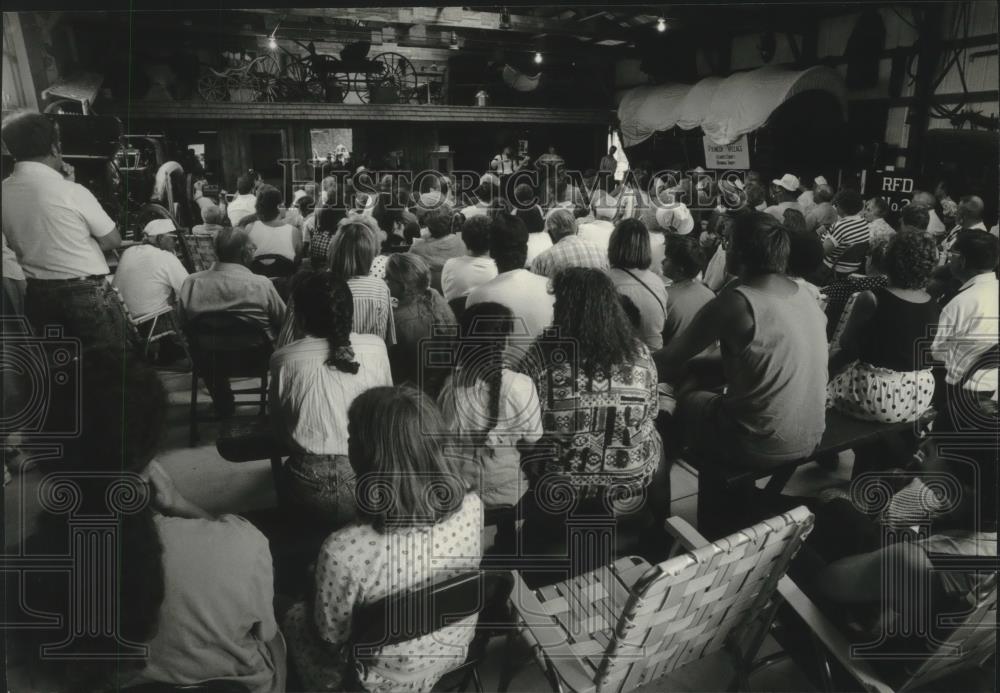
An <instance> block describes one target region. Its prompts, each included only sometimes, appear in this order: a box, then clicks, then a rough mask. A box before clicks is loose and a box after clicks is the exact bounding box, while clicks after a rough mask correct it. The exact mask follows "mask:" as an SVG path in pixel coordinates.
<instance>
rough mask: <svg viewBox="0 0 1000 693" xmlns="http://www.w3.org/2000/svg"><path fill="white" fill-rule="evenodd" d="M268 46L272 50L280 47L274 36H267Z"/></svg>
mask: <svg viewBox="0 0 1000 693" xmlns="http://www.w3.org/2000/svg"><path fill="white" fill-rule="evenodd" d="M267 47H268V48H270V49H271V50H272V51H273V50H275V49H276V48H277V47H278V42H277V41H276V40H275V39H274V36H268V37H267Z"/></svg>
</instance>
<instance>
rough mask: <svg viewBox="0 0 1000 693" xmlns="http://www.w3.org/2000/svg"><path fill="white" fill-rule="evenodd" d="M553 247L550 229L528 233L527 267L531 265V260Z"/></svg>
mask: <svg viewBox="0 0 1000 693" xmlns="http://www.w3.org/2000/svg"><path fill="white" fill-rule="evenodd" d="M551 247H552V236H550V235H549V232H548V231H536V232H535V233H529V234H528V259H527V260H526V261H525V263H524V266H525V268H527V267H530V266H531V261H532V260H534V259H535V258H536V257H538V256H539V255H541V254H542V253H544V252H545V251H546V250H548V249H549V248H551Z"/></svg>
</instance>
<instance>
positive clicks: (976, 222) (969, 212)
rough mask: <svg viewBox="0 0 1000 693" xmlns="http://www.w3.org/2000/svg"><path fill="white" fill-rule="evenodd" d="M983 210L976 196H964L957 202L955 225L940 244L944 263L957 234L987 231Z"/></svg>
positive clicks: (980, 199) (980, 201)
mask: <svg viewBox="0 0 1000 693" xmlns="http://www.w3.org/2000/svg"><path fill="white" fill-rule="evenodd" d="M983 210H984V205H983V198H981V197H978V196H977V195H966V196H965V197H963V198H962V199H960V200H959V201H958V211H957V212H956V213H955V221H956V222H957V225H956V226H955V228H953V229H952V230H951V231H949V232H948V235H947V236H946V237H945V239H944V241H943V242H942V243H941V255H942V256H943V257H944V261H945V262H947V260H948V251H949V250H951V246H953V245H955V239H956V238H958V234H959V233H961V232H962V231H987V228H986V224H984V223H983ZM987 232H988V231H987ZM941 264H944V262H942V263H941Z"/></svg>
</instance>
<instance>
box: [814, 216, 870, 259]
mask: <svg viewBox="0 0 1000 693" xmlns="http://www.w3.org/2000/svg"><path fill="white" fill-rule="evenodd" d="M830 235H831V236H832V237H833V241H834V243H835V244H836V245H835V246H834V247H833V249H831V250H830V252H829V253H828V254H827V256H826V257H824V258H823V264H825V265H826V266H827V267H829V268H830V269H833V270H835V271H836V272H838V273H841V274H850V273H851V272H857V271H858V270H859V269H860V268H861V261H860V260H858V261H856V262H838V259H839V258H840V256H841V255H843V254H844V252H846V251H847V249H848V248H850V247H851V246H855V245H858V244H860V243H867V242H868V222H867V221H865V220H864V219H863V218H862V217H861V216H859V215H857V214H855V215H852V216H849V217H844V218H843V219H840V220H838V221H837V223H835V224H834V225H833V228H831V229H830Z"/></svg>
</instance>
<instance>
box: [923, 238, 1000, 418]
mask: <svg viewBox="0 0 1000 693" xmlns="http://www.w3.org/2000/svg"><path fill="white" fill-rule="evenodd" d="M998 255H1000V250H998V241H997V239H996V238H994V237H993V236H991V235H990V234H988V233H983V232H982V231H978V230H969V231H963V232H962V233H960V234H959V235H958V237H957V238H956V239H955V242H954V244H953V245H952V247H951V250H950V251H949V258H948V266H949V269H950V270H951V272H952V274H953V276H954V277H955V278H957V279H959V280H961V281H962V282H963V284H962V288H960V289H959V291H958V294H957V295H956V296H955V297H954V298H952V299H951V300H950V301H949V302H948V303H947V305H945V307H944V309H943V310H942V311H941V319H940V323H939V327H938V330H937V333H936V334H935V336H934V343H933V344H932V345H931V353H932V355H933V356H934V358H935V359H937V360H939V361H943V362H944V367H945V371H946V374H945V388H944V394H945V399H944V402H939V403H938V405H937V409H938V417H937V419H936V420H935V422H934V431H935V433H938V432H949V431H960V430H963V429H964V428H965V427H964V426H962V422H961V421H960V420H961V419H962V418H970V417H971V410H970V409H969V404H970V403H972V402H974V401H982V400H987V399H991V398H992V397H995V396H996V391H997V367H996V365H997V361H996V359H995V358H992V359H991V358H989V353H988V352H990V351H991V350H995V349H996V348H997V344H998V343H1000V338H998V328H1000V305H998V303H1000V300H998V295H1000V285H998V282H997V277H996V274H994V271H995V268H996V266H997V259H998ZM962 410H964V416H963V411H962ZM956 419H959V420H956Z"/></svg>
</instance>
